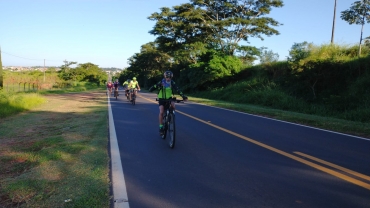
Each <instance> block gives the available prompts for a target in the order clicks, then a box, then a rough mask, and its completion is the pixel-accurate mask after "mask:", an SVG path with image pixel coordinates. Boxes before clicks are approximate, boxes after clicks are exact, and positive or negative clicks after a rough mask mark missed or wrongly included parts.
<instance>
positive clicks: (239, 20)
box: [120, 0, 370, 121]
mask: <svg viewBox="0 0 370 208" xmlns="http://www.w3.org/2000/svg"><path fill="white" fill-rule="evenodd" d="M283 6H284V4H283V1H281V0H253V1H250V0H190V2H189V3H184V4H181V5H177V6H173V7H172V8H168V7H163V8H161V9H160V12H155V13H153V14H151V15H150V16H149V17H148V19H149V20H152V21H155V25H154V27H153V28H152V30H150V31H149V33H150V34H152V35H154V36H156V39H155V40H154V41H152V42H149V43H146V44H144V45H142V46H141V50H140V52H139V53H135V54H134V55H133V56H131V57H130V58H129V59H128V62H129V67H127V69H126V70H124V71H123V72H122V73H121V75H120V80H122V81H123V80H125V79H127V78H130V77H133V76H135V77H138V80H139V82H140V83H141V86H143V87H149V86H151V85H152V84H154V83H155V82H156V81H157V80H158V79H161V78H162V76H163V72H164V71H165V70H171V71H173V72H174V76H175V79H176V82H177V83H178V84H179V86H181V87H182V89H183V90H184V91H186V92H188V93H194V94H197V93H198V94H202V93H201V92H206V93H203V94H202V95H203V96H212V94H215V95H218V98H219V99H224V100H232V98H228V97H227V96H225V95H226V94H233V93H234V92H239V91H241V92H243V93H242V94H239V93H237V94H238V96H239V99H236V100H232V101H236V102H244V103H245V102H247V103H254V104H261V105H266V106H271V107H275V108H281V109H287V110H297V109H298V108H299V107H298V106H304V107H302V108H300V110H297V111H302V109H309V108H317V109H321V108H325V109H326V110H325V112H326V113H329V111H330V112H334V113H335V112H349V111H356V113H352V114H351V115H350V116H349V117H351V118H352V119H356V118H353V117H356V115H357V116H358V117H359V120H361V121H364V120H366V121H367V120H368V118H366V116H364V115H369V112H370V109H368V107H366V106H370V100H369V97H370V92H369V90H368V89H369V86H370V82H369V81H368V80H370V75H369V74H370V66H369V63H370V56H369V55H370V41H369V40H370V37H368V38H364V39H363V38H362V33H361V38H360V44H359V45H357V46H356V45H353V46H341V45H336V44H327V45H326V44H323V45H320V46H319V45H314V44H313V43H308V42H302V43H293V45H292V47H291V50H290V51H289V57H288V58H287V60H285V61H279V55H278V54H275V53H274V52H273V51H271V50H266V48H256V47H254V46H252V45H248V40H249V39H251V38H260V39H263V38H268V37H269V36H272V35H278V34H279V31H278V30H277V29H276V28H277V27H278V26H279V25H281V24H280V23H279V22H278V21H277V20H275V19H273V18H271V17H269V16H268V15H269V14H270V12H271V10H272V9H273V8H280V7H283ZM369 12H370V1H369V0H364V1H355V2H354V3H353V4H352V7H351V8H349V9H348V10H346V11H343V12H342V15H341V18H342V19H343V20H344V21H347V22H348V23H349V24H360V25H362V27H363V25H364V24H365V23H369V21H370V14H369ZM363 40H365V41H364V42H362V41H363ZM361 49H362V52H361ZM256 60H259V61H260V64H258V65H255V64H253V63H254V61H256ZM238 83H239V84H240V83H244V84H240V85H239V84H238ZM232 85H235V87H234V88H233V87H231V88H230V87H229V86H232ZM225 89H227V90H225ZM260 92H263V93H264V94H263V95H262V94H259V93H260ZM271 92H273V93H271ZM256 94H258V96H254V95H256ZM248 96H249V98H253V99H249V98H248ZM216 98H217V97H216ZM261 98H263V99H264V100H261ZM292 99H294V100H295V101H294V102H293V101H292ZM282 100H285V101H287V100H289V101H290V102H286V103H285V104H282V102H279V101H282ZM289 103H290V104H289ZM292 103H295V104H296V105H292ZM299 103H304V104H302V105H300V104H299ZM306 104H309V105H311V107H309V106H308V105H306ZM312 106H314V107H312ZM315 106H316V107H315ZM328 109H329V110H328ZM364 109H365V110H364ZM366 109H367V110H366ZM315 111H317V110H315ZM312 112H313V111H309V112H308V113H312ZM329 114H330V113H329ZM368 117H370V115H369V116H368Z"/></svg>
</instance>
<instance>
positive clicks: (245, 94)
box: [193, 45, 370, 138]
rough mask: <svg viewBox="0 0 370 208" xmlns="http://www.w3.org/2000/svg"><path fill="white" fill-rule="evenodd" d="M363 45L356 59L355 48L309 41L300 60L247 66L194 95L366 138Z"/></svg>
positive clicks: (369, 53)
mask: <svg viewBox="0 0 370 208" xmlns="http://www.w3.org/2000/svg"><path fill="white" fill-rule="evenodd" d="M364 49H366V50H364V51H363V54H364V55H363V56H361V57H360V58H359V57H357V53H356V52H357V46H345V45H344V46H340V45H321V46H315V45H309V46H308V48H306V49H301V51H298V52H299V53H301V54H305V56H304V57H303V58H302V57H300V59H296V60H293V61H292V62H288V61H279V62H272V63H264V64H261V65H257V66H251V67H247V68H246V69H244V70H243V71H241V72H240V73H239V74H236V75H235V76H232V77H225V78H224V79H221V80H218V81H217V82H214V83H209V89H208V90H206V91H203V92H197V93H194V94H193V96H194V97H199V98H205V99H197V100H198V101H199V102H205V103H208V104H210V105H216V106H220V107H225V108H231V109H235V110H241V111H244V112H248V113H252V114H259V115H264V116H268V117H274V118H276V119H281V120H286V121H291V122H296V123H300V124H305V125H309V126H315V127H319V128H323V129H328V130H334V131H339V132H343V133H349V134H354V135H358V136H364V137H368V138H370V90H369V87H370V48H368V47H365V48H364ZM206 99H209V100H206ZM211 100H217V101H211Z"/></svg>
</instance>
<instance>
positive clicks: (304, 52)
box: [287, 41, 313, 63]
mask: <svg viewBox="0 0 370 208" xmlns="http://www.w3.org/2000/svg"><path fill="white" fill-rule="evenodd" d="M312 45H313V44H312V43H308V42H307V41H304V42H302V43H294V44H293V46H292V48H291V49H290V51H289V57H287V58H288V61H289V62H293V63H298V62H299V61H300V60H302V59H304V58H307V57H308V56H309V55H310V48H311V47H312Z"/></svg>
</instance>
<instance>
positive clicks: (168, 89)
mask: <svg viewBox="0 0 370 208" xmlns="http://www.w3.org/2000/svg"><path fill="white" fill-rule="evenodd" d="M163 76H164V78H163V79H162V80H161V81H159V82H158V83H157V84H155V85H153V86H152V87H150V88H149V91H150V92H152V91H153V90H155V89H157V90H159V92H158V99H169V98H172V97H173V95H174V93H173V90H174V89H175V90H176V91H177V93H178V94H179V95H180V96H181V97H182V98H183V99H184V101H186V100H188V97H186V96H185V95H184V93H182V92H181V90H180V89H179V88H178V87H177V86H176V83H175V82H174V81H173V80H172V77H173V73H172V72H171V71H166V72H164V74H163ZM158 104H159V116H158V119H159V132H160V133H161V134H163V113H164V104H165V102H164V101H161V100H159V101H158ZM171 105H172V107H173V109H175V102H171Z"/></svg>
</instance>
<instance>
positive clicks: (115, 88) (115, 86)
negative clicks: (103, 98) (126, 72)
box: [113, 79, 119, 96]
mask: <svg viewBox="0 0 370 208" xmlns="http://www.w3.org/2000/svg"><path fill="white" fill-rule="evenodd" d="M113 86H114V91H117V96H118V88H119V81H118V79H116V81H115V82H114V83H113Z"/></svg>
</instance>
